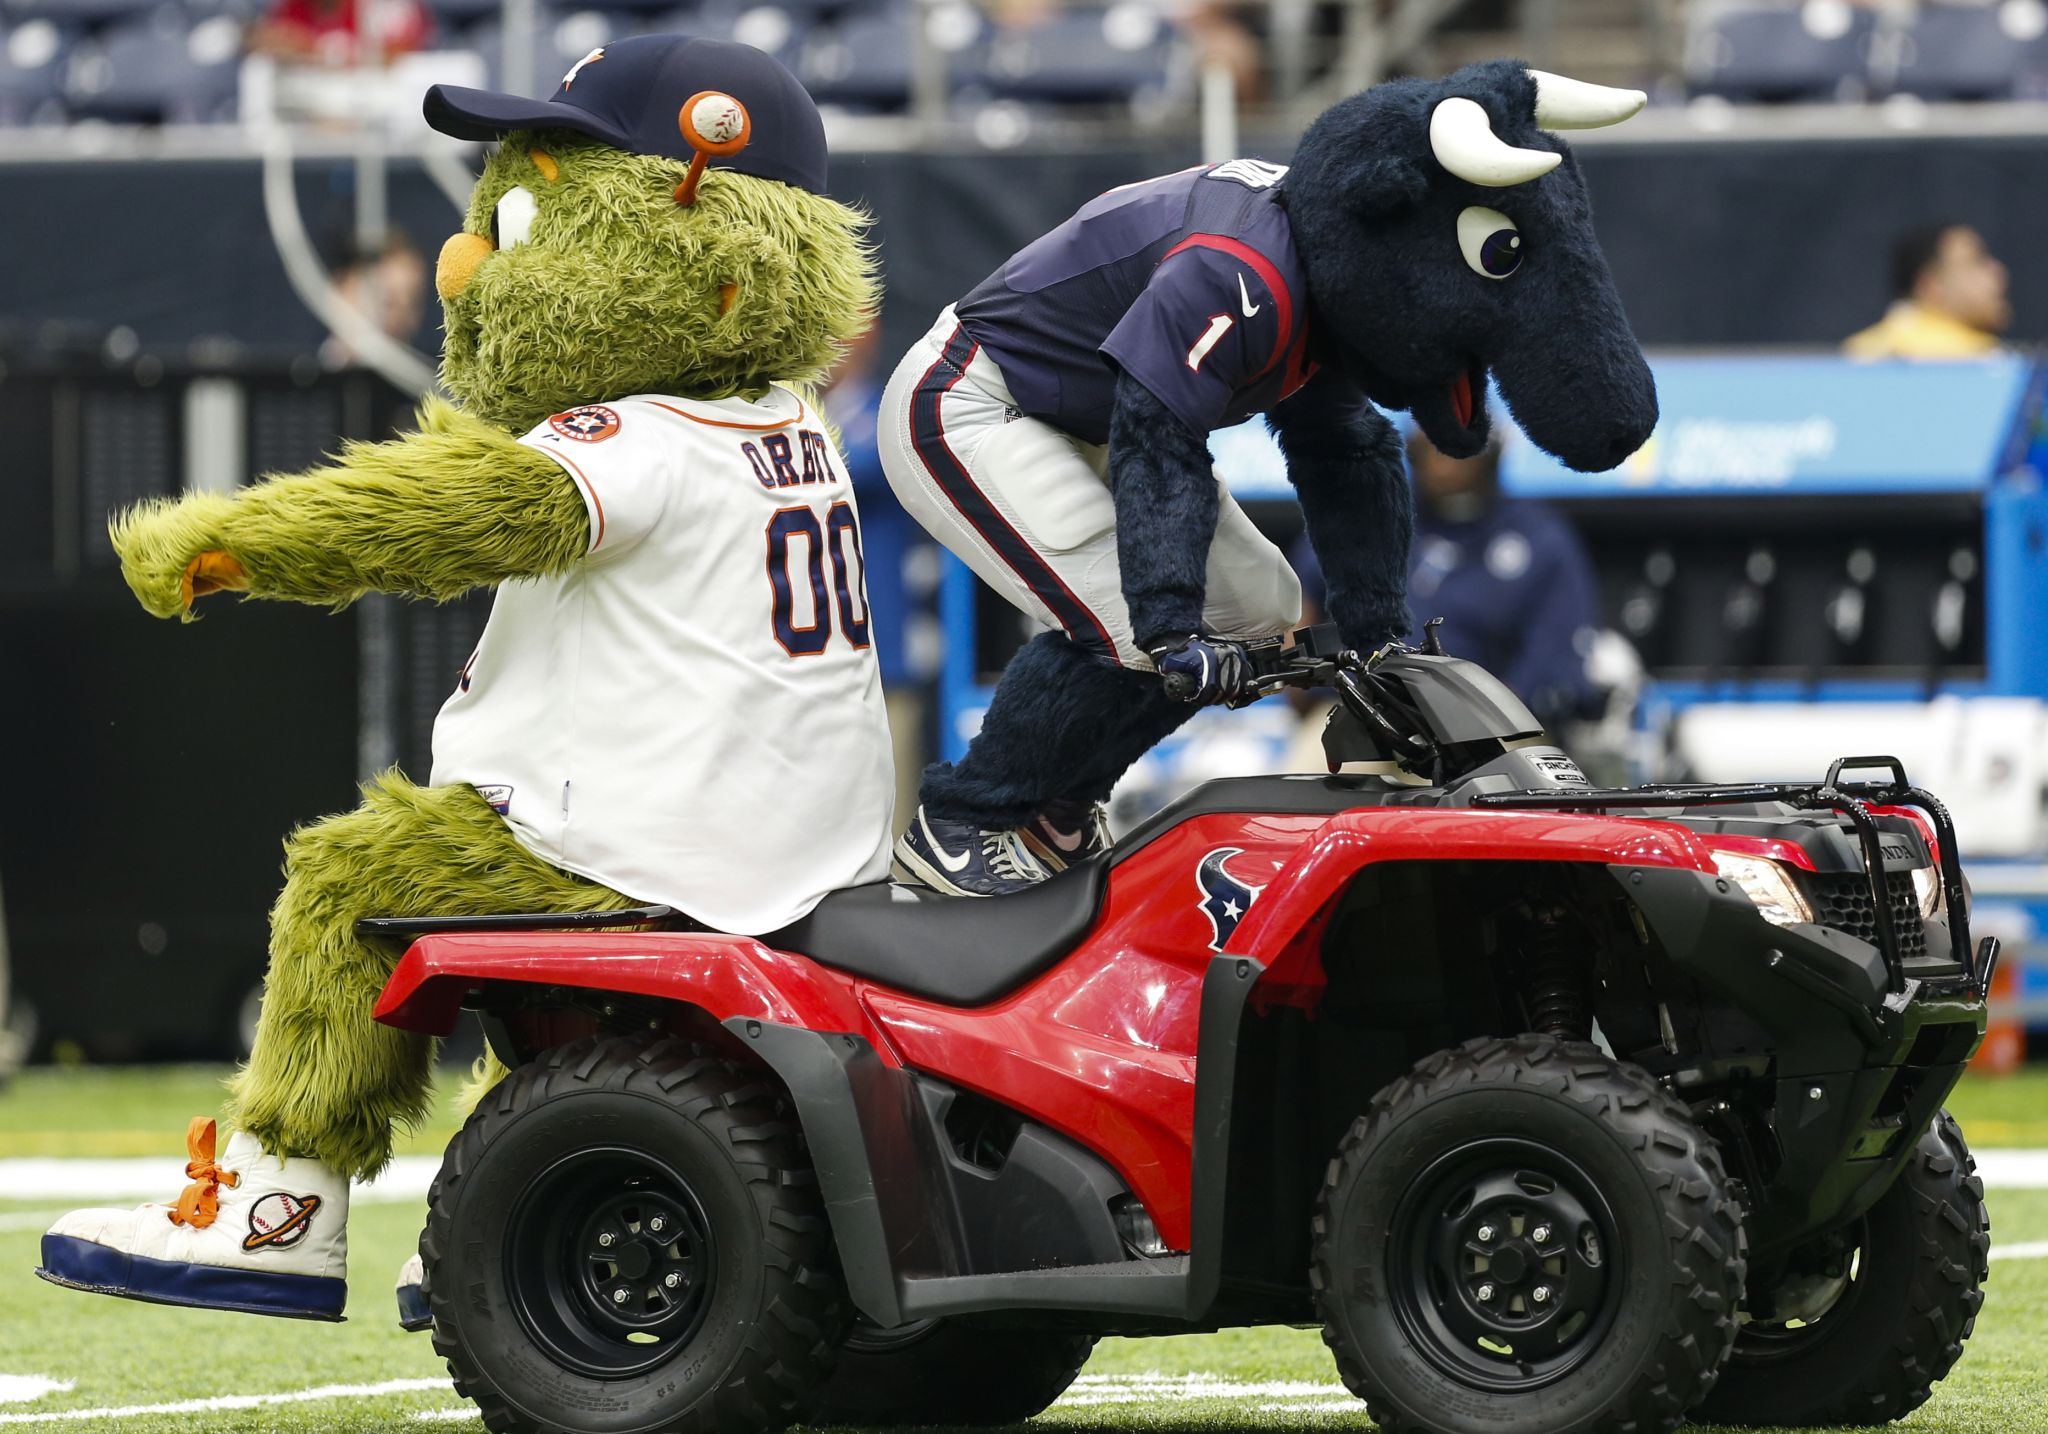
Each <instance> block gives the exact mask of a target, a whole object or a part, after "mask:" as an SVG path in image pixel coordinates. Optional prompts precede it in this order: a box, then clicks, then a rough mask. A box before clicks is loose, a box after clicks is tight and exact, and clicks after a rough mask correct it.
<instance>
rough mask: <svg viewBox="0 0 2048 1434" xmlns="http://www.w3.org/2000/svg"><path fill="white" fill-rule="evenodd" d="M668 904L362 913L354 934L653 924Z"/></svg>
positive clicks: (671, 914) (668, 912) (671, 913)
mask: <svg viewBox="0 0 2048 1434" xmlns="http://www.w3.org/2000/svg"><path fill="white" fill-rule="evenodd" d="M677 916H678V913H677V912H676V910H675V908H673V907H669V906H627V907H621V908H620V909H618V910H616V911H521V912H511V913H507V914H505V915H501V916H365V917H363V918H361V919H360V920H359V921H357V922H356V927H355V930H356V935H358V936H393V937H401V938H405V939H407V940H410V939H412V938H414V937H419V936H452V935H458V934H461V933H463V932H476V931H500V932H503V931H598V930H605V929H608V928H611V927H619V926H628V927H630V926H656V925H660V924H662V923H664V922H669V921H673V920H675V919H677ZM692 924H694V923H692Z"/></svg>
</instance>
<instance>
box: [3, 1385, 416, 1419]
mask: <svg viewBox="0 0 2048 1434" xmlns="http://www.w3.org/2000/svg"><path fill="white" fill-rule="evenodd" d="M451 1387H452V1386H451V1385H450V1384H449V1382H448V1381H447V1380H445V1379H387V1380H385V1381H384V1382H383V1383H381V1384H322V1385H318V1386H316V1387H315V1388H312V1389H289V1390H286V1391H284V1392H283V1393H280V1394H225V1395H222V1396H220V1397H219V1398H217V1399H180V1400H178V1401H177V1402H175V1403H172V1404H125V1405H121V1406H119V1407H117V1408H112V1409H53V1410H50V1411H48V1412H47V1413H35V1414H0V1424H56V1423H79V1422H83V1421H84V1420H88V1419H139V1418H141V1417H142V1416H143V1415H146V1414H218V1413H222V1412H224V1411H226V1410H230V1409H262V1408H264V1407H266V1406H269V1405H273V1404H315V1403H318V1402H320V1401H321V1400H324V1399H376V1398H379V1397H381V1396H383V1395H386V1394H414V1393H418V1392H420V1391H422V1390H429V1389H432V1390H440V1391H442V1392H444V1393H445V1392H447V1391H448V1390H449V1389H450V1388H451Z"/></svg>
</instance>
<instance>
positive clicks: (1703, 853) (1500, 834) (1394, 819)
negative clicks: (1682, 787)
mask: <svg viewBox="0 0 2048 1434" xmlns="http://www.w3.org/2000/svg"><path fill="white" fill-rule="evenodd" d="M1386 861H1588V862H1599V863H1601V864H1603V865H1629V866H1662V867H1674V866H1677V867H1691V868H1692V869H1694V870H1695V871H1707V872H1711V871H1712V870H1713V869H1714V862H1713V857H1712V856H1711V855H1710V853H1709V851H1708V847H1707V843H1706V842H1705V841H1704V840H1702V839H1701V838H1700V837H1699V836H1697V835H1696V834H1694V833H1693V832H1691V831H1689V830H1687V829H1686V828H1685V827H1682V826H1678V825H1676V824H1674V823H1671V822H1659V821H1650V820H1646V819H1644V818H1641V817H1610V816H1603V815H1600V814H1597V813H1590V812H1588V813H1581V812H1532V811H1509V810H1499V809H1482V810H1472V809H1464V808H1461V809H1456V810H1450V811H1446V810H1445V809H1443V808H1441V807H1432V808H1427V809H1422V808H1401V807H1380V808H1375V809H1369V810H1361V811H1351V812H1344V813H1342V814H1340V815H1338V816H1334V817H1332V818H1330V820H1329V821H1327V822H1325V823H1324V824H1323V825H1322V826H1321V827H1320V828H1318V829H1317V831H1316V833H1315V834H1314V835H1313V836H1311V837H1310V838H1309V839H1308V840H1307V841H1305V842H1303V843H1302V844H1301V847H1300V849H1299V850H1297V851H1296V852H1295V853H1294V855H1293V856H1291V857H1290V858H1289V859H1288V861H1287V864H1286V865H1285V866H1283V867H1281V869H1280V871H1279V873H1278V874H1277V875H1275V876H1274V878H1273V880H1272V882H1271V884H1270V885H1269V886H1268V887H1267V888H1266V890H1265V892H1264V893H1263V895H1262V897H1261V899H1260V900H1259V902H1258V903H1257V904H1256V905H1255V906H1253V907H1252V909H1251V910H1250V911H1249V912H1247V913H1246V914H1245V918H1244V920H1243V921H1242V922H1240V923H1239V924H1238V927H1237V930H1235V931H1234V932H1232V933H1231V936H1230V940H1229V941H1228V942H1226V943H1225V944H1224V947H1223V949H1224V951H1225V953H1227V954H1229V955H1232V956H1251V957H1254V958H1256V959H1257V960H1259V961H1260V962H1262V963H1264V964H1265V965H1267V966H1269V967H1271V966H1273V965H1274V964H1275V963H1276V962H1278V961H1279V959H1280V957H1281V956H1282V954H1283V953H1285V952H1286V951H1287V950H1288V948H1289V947H1290V946H1291V945H1293V944H1294V943H1295V940H1296V938H1297V937H1298V936H1299V935H1301V934H1302V933H1303V932H1305V931H1307V930H1308V929H1309V928H1310V926H1311V924H1312V923H1314V922H1315V921H1316V920H1317V918H1318V917H1319V916H1320V915H1321V914H1322V913H1323V912H1324V910H1325V908H1327V907H1328V906H1329V905H1330V903H1331V902H1332V901H1334V900H1335V899H1336V898H1337V897H1338V896H1339V895H1341V894H1342V893H1343V891H1344V888H1345V887H1346V886H1348V885H1350V883H1351V879H1352V877H1353V876H1355V875H1357V873H1358V870H1359V868H1361V867H1364V866H1368V865H1371V864H1373V863H1377V862H1386Z"/></svg>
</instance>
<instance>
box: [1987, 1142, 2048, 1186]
mask: <svg viewBox="0 0 2048 1434" xmlns="http://www.w3.org/2000/svg"><path fill="white" fill-rule="evenodd" d="M1975 1154H1976V1156H1977V1173H1978V1174H1979V1175H1981V1176H1983V1177H1984V1185H1985V1188H1986V1189H1990V1190H2048V1150H1979V1151H1977V1152H1975Z"/></svg>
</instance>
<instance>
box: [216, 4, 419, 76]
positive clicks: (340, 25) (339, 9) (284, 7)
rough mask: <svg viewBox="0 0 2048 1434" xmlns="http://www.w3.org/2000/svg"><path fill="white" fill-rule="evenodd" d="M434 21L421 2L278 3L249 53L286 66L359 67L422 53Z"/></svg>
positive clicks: (252, 38) (256, 29) (255, 32)
mask: <svg viewBox="0 0 2048 1434" xmlns="http://www.w3.org/2000/svg"><path fill="white" fill-rule="evenodd" d="M433 37H434V17H433V14H432V13H431V12H430V11H429V10H428V9H427V7H426V6H425V5H424V4H422V3H421V0H276V3H274V4H273V5H272V6H271V8H270V11H269V13H268V14H266V15H265V16H264V17H263V18H262V19H261V20H258V21H257V22H256V23H255V24H254V25H252V26H251V27H250V29H249V50H250V52H251V53H252V54H257V55H268V56H270V57H271V58H272V59H275V60H279V61H282V62H283V63H285V64H297V65H335V66H339V65H362V64H375V63H378V62H380V61H383V60H388V59H390V58H391V57H393V56H394V55H405V54H410V53H411V52H413V51H414V50H423V49H425V48H426V47H427V44H428V42H429V41H430V40H432V39H433Z"/></svg>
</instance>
